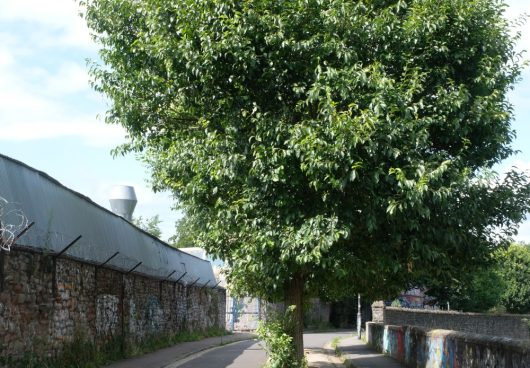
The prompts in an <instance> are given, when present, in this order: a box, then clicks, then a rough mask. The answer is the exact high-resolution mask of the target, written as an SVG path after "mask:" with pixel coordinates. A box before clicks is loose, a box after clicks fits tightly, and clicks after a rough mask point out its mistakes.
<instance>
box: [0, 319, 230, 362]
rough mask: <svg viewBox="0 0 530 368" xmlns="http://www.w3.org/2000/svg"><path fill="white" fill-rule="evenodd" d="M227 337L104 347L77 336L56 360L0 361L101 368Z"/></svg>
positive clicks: (163, 338) (117, 342)
mask: <svg viewBox="0 0 530 368" xmlns="http://www.w3.org/2000/svg"><path fill="white" fill-rule="evenodd" d="M224 335H230V332H227V331H225V330H223V329H209V330H206V331H199V332H187V331H183V332H181V333H178V334H166V335H156V336H155V335H152V336H149V337H146V338H145V339H144V340H143V341H141V342H136V343H131V342H126V341H125V340H124V339H123V338H116V339H113V340H111V341H108V342H106V343H105V344H104V345H101V346H98V345H96V344H94V343H93V342H92V341H89V340H87V339H86V338H84V337H83V336H77V337H76V338H75V339H74V341H72V342H71V343H69V344H67V345H65V347H64V349H63V352H62V353H61V354H60V355H58V356H56V357H43V356H42V355H39V354H37V353H34V352H28V353H26V354H24V356H22V357H21V358H12V357H7V358H5V357H0V364H4V365H6V366H7V367H9V368H98V367H101V366H103V365H106V364H109V363H111V362H113V361H117V360H121V359H126V358H131V357H135V356H138V355H143V354H146V353H150V352H153V351H155V350H158V349H161V348H165V347H168V346H172V345H176V344H178V343H182V342H188V341H197V340H202V339H204V338H207V337H213V336H224Z"/></svg>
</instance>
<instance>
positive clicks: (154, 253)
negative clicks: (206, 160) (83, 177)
mask: <svg viewBox="0 0 530 368" xmlns="http://www.w3.org/2000/svg"><path fill="white" fill-rule="evenodd" d="M0 197H3V198H4V199H6V200H7V201H9V202H10V203H11V204H12V206H14V207H16V208H18V209H20V210H21V211H22V212H23V213H24V214H25V216H26V217H27V219H28V221H30V222H31V221H34V222H35V225H34V226H33V227H32V228H31V229H30V230H29V231H28V232H26V233H25V234H24V235H23V236H22V237H21V238H20V239H19V240H18V242H17V243H18V244H20V245H24V246H28V247H32V248H37V249H40V250H44V251H50V252H53V253H57V252H60V251H61V250H63V249H64V247H65V246H66V245H68V244H69V243H70V242H71V241H72V240H74V239H75V238H76V237H78V236H79V235H81V236H82V238H81V239H80V240H79V241H78V242H77V243H75V245H73V246H72V247H71V248H70V249H69V250H68V251H67V254H68V255H69V256H72V257H75V258H79V259H82V260H86V261H89V262H93V263H101V262H104V261H105V260H107V259H108V258H109V257H110V256H112V255H113V254H114V253H116V252H119V255H118V256H116V257H115V258H113V259H112V260H111V261H110V262H109V264H108V265H109V266H111V267H114V268H118V269H121V270H124V271H127V270H130V269H131V268H132V267H134V266H135V265H136V264H138V262H142V264H141V265H140V266H139V267H138V268H137V269H136V270H135V272H136V271H137V272H139V273H143V274H147V275H150V276H154V277H160V278H165V277H166V276H167V275H169V274H170V273H171V272H173V271H174V270H175V271H177V272H175V273H174V274H173V275H172V276H171V278H170V279H171V280H177V279H179V278H180V277H181V276H182V275H184V273H186V274H185V276H184V277H183V278H182V281H183V282H185V283H191V282H194V281H196V280H197V279H199V281H198V282H197V284H199V285H203V284H205V283H207V282H208V281H209V282H210V285H213V284H215V276H214V274H213V270H212V266H211V264H210V262H208V261H205V260H202V259H200V258H198V257H195V256H193V255H190V254H187V253H184V252H181V251H179V250H178V249H175V248H173V247H171V246H170V245H168V244H167V243H165V242H163V241H161V240H160V239H158V238H156V237H154V236H152V235H150V234H148V233H147V232H145V231H143V230H141V229H139V228H138V227H136V226H134V225H133V224H131V223H130V222H128V221H126V220H125V219H123V218H122V217H120V216H118V215H116V214H114V213H112V212H111V211H109V210H107V209H106V208H104V207H102V206H100V205H98V204H97V203H95V202H93V201H92V200H91V199H90V198H88V197H86V196H84V195H82V194H80V193H78V192H75V191H73V190H71V189H69V188H67V187H65V186H64V185H62V184H61V183H60V182H58V181H57V180H55V179H54V178H52V177H50V176H49V175H48V174H46V173H44V172H42V171H39V170H36V169H34V168H32V167H30V166H28V165H26V164H24V163H22V162H20V161H17V160H15V159H12V158H10V157H7V156H4V155H2V154H0ZM2 221H3V222H7V223H9V218H6V219H2Z"/></svg>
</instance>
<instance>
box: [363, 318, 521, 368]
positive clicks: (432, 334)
mask: <svg viewBox="0 0 530 368" xmlns="http://www.w3.org/2000/svg"><path fill="white" fill-rule="evenodd" d="M366 331H367V340H368V343H369V344H370V345H372V346H373V347H374V348H376V349H377V350H379V351H381V352H383V353H385V354H388V355H389V356H391V357H393V358H395V359H397V360H399V361H400V362H402V363H404V364H405V365H407V366H409V367H421V368H439V367H440V368H484V367H495V368H529V367H530V341H527V340H518V339H512V338H506V337H491V336H486V335H477V334H470V333H463V332H456V331H450V330H428V329H425V328H422V327H415V326H392V325H384V324H382V323H375V322H368V323H367V324H366Z"/></svg>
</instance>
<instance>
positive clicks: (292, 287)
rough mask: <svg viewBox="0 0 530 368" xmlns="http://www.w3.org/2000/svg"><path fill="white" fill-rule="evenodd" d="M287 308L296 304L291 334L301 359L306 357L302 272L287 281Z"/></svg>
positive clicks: (296, 352) (285, 297) (297, 354)
mask: <svg viewBox="0 0 530 368" xmlns="http://www.w3.org/2000/svg"><path fill="white" fill-rule="evenodd" d="M284 292H285V295H284V301H285V308H288V307H289V306H292V305H294V306H295V310H294V312H293V314H292V324H291V325H290V329H289V331H287V332H288V333H289V335H290V336H291V337H292V338H293V343H294V348H295V354H296V358H297V359H298V360H299V361H301V360H302V359H303V357H304V340H303V332H304V311H303V305H302V301H303V297H304V278H303V276H302V274H301V273H296V274H295V275H294V277H293V278H292V279H291V280H289V281H287V282H286V283H285V289H284Z"/></svg>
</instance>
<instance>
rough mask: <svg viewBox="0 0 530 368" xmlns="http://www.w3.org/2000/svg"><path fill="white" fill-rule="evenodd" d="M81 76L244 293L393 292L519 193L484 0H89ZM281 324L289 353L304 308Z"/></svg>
mask: <svg viewBox="0 0 530 368" xmlns="http://www.w3.org/2000/svg"><path fill="white" fill-rule="evenodd" d="M83 5H84V7H85V16H86V19H87V23H88V25H89V27H90V28H91V29H92V30H93V33H94V37H95V39H96V40H97V41H98V42H99V44H100V45H101V51H100V55H101V61H102V63H101V65H98V64H97V63H95V64H94V65H92V68H91V74H92V76H93V78H94V85H95V88H96V89H97V90H99V91H101V92H103V93H105V94H106V95H107V96H108V98H109V101H110V103H111V105H110V108H109V111H108V113H107V121H108V122H109V123H113V124H121V125H122V126H124V127H125V129H126V130H127V131H128V134H129V138H130V142H129V143H128V144H126V145H124V146H122V147H121V149H120V150H119V151H120V152H123V153H125V152H131V151H139V152H142V153H143V154H144V157H145V159H146V160H147V161H148V162H149V164H150V166H151V168H152V176H153V183H154V187H155V188H157V189H169V190H171V191H172V192H173V193H174V195H175V198H176V199H177V200H178V201H179V203H180V204H181V205H182V206H183V208H184V209H185V210H186V212H187V214H188V216H190V218H191V220H192V221H193V222H194V223H200V224H203V225H204V226H203V228H202V229H201V230H200V231H198V233H197V237H198V239H197V243H199V244H200V245H202V246H203V247H204V248H206V250H207V251H208V253H210V254H212V255H214V256H216V257H219V258H222V259H225V260H226V261H227V262H228V264H229V265H230V274H229V278H230V282H231V284H232V285H233V287H234V288H235V289H237V290H239V291H241V292H246V293H249V294H252V295H259V296H262V297H266V298H268V299H283V300H284V301H285V302H286V303H287V304H288V305H296V306H297V308H296V309H295V315H296V318H297V319H298V321H301V316H302V310H301V308H302V298H303V295H304V294H305V295H307V294H320V293H327V294H333V295H338V294H340V293H347V292H349V291H351V288H352V287H355V289H356V290H358V291H360V292H362V293H363V294H365V295H368V296H372V297H377V296H385V295H391V294H393V293H395V292H396V291H398V290H401V289H402V288H403V287H404V286H406V284H407V283H408V282H410V281H413V280H418V279H420V278H427V277H431V278H436V279H437V280H443V279H444V278H449V277H451V276H452V275H455V274H457V273H459V272H466V270H469V269H472V268H473V267H474V266H475V265H479V264H483V263H484V262H487V260H488V258H489V257H490V256H489V255H490V251H491V250H492V249H494V248H496V247H499V246H502V245H503V244H506V243H507V241H508V240H509V238H510V236H511V235H512V234H514V232H515V224H516V223H517V222H519V221H520V220H521V219H522V218H523V214H524V212H525V211H526V210H527V209H528V196H529V186H528V182H527V179H526V177H525V176H524V175H521V174H518V173H516V172H512V173H510V174H508V175H507V176H506V178H505V179H504V180H502V181H501V180H498V179H494V178H493V179H492V178H490V177H488V176H485V175H484V174H483V172H484V170H485V169H488V168H491V167H492V165H494V164H496V163H499V162H500V161H501V160H503V159H505V158H506V157H508V156H509V155H510V154H511V153H512V149H511V147H510V142H511V141H512V139H513V137H514V132H513V131H512V130H511V128H510V119H511V107H510V105H509V104H508V102H507V101H506V94H507V92H508V90H509V89H510V88H511V86H512V85H513V83H514V82H515V81H516V80H517V77H518V75H519V72H520V67H519V65H518V63H517V60H518V55H517V54H516V53H515V51H514V42H515V41H514V39H513V38H512V36H511V33H510V27H509V25H508V23H507V21H506V20H505V19H504V18H503V11H504V9H505V5H504V4H503V3H502V1H500V0H359V1H351V0H350V1H348V0H254V1H253V0H246V1H243V0H237V1H236V0H173V1H169V0H86V1H83ZM294 326H295V327H294V330H293V331H291V334H292V336H293V341H294V343H295V345H296V352H297V356H298V358H301V356H302V335H301V333H302V330H301V323H295V324H294Z"/></svg>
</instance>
